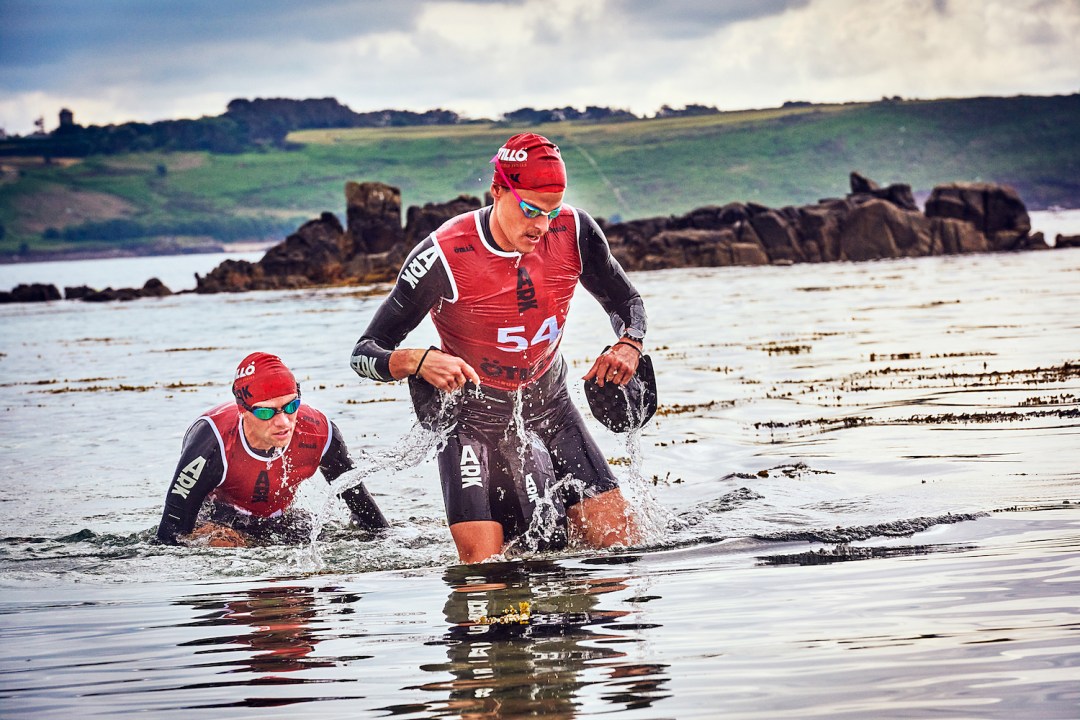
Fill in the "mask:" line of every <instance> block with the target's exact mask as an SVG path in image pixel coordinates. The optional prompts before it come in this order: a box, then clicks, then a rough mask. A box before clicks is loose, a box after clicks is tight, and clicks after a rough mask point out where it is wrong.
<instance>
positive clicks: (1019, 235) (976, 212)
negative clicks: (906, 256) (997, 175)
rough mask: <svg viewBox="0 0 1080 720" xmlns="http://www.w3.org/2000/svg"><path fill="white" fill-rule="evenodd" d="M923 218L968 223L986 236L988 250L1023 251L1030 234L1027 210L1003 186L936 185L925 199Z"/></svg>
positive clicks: (1009, 189)
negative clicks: (938, 218)
mask: <svg viewBox="0 0 1080 720" xmlns="http://www.w3.org/2000/svg"><path fill="white" fill-rule="evenodd" d="M926 216H927V217H930V218H935V217H941V218H953V219H956V220H963V221H964V222H969V223H971V224H972V225H974V226H975V229H976V230H978V231H979V232H981V233H982V234H983V235H985V236H986V238H987V240H988V242H989V247H990V249H991V250H1018V249H1023V247H1024V246H1025V244H1026V242H1027V236H1028V234H1029V233H1030V232H1031V218H1030V216H1028V213H1027V208H1025V207H1024V203H1023V201H1022V200H1021V199H1020V196H1019V195H1017V194H1016V191H1015V190H1013V189H1012V188H1011V187H1008V186H1007V185H993V184H990V183H952V184H949V185H939V186H938V187H935V188H934V190H933V192H932V193H931V194H930V197H929V198H927V200H926Z"/></svg>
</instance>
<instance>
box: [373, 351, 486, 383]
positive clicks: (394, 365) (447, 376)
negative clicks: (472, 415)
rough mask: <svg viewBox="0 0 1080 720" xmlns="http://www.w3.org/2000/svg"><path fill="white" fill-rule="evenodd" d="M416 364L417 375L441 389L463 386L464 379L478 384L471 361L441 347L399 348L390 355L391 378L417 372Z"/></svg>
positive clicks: (478, 378)
mask: <svg viewBox="0 0 1080 720" xmlns="http://www.w3.org/2000/svg"><path fill="white" fill-rule="evenodd" d="M424 353H427V355H426V356H425V355H424ZM421 360H422V361H423V362H422V363H421ZM417 366H420V372H419V375H420V377H421V378H423V379H424V380H426V381H427V382H429V383H431V384H432V385H434V386H435V387H436V388H438V389H439V390H442V391H443V392H453V391H454V390H457V389H458V388H462V387H465V383H467V382H471V383H473V384H475V385H479V384H480V376H479V375H478V374H477V373H476V370H474V369H473V367H472V365H470V364H469V363H467V362H465V361H464V360H462V359H461V358H459V357H458V356H457V355H451V354H449V353H444V352H443V351H442V350H438V349H429V350H424V349H422V348H409V349H400V350H395V351H394V353H393V355H391V356H390V374H391V375H393V376H394V377H395V378H399V379H400V378H404V377H407V376H409V375H413V374H417V373H416V368H417Z"/></svg>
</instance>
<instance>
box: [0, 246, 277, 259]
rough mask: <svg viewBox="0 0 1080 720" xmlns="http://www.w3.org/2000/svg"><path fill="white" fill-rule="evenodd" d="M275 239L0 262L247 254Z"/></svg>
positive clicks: (35, 254) (54, 253)
mask: <svg viewBox="0 0 1080 720" xmlns="http://www.w3.org/2000/svg"><path fill="white" fill-rule="evenodd" d="M279 242H280V241H277V240H261V241H251V242H234V243H228V244H225V243H217V244H214V245H198V246H194V247H190V248H184V249H180V248H175V247H174V248H171V249H168V248H161V247H159V246H153V245H148V246H147V247H146V248H145V249H130V248H104V249H100V250H70V251H64V250H49V251H32V252H30V253H26V254H23V255H11V254H4V255H0V265H20V264H25V263H39V262H70V261H73V260H116V259H119V258H138V257H171V256H175V255H215V254H222V253H251V252H260V251H265V250H269V249H270V248H272V247H273V246H275V245H277V244H278V243H279Z"/></svg>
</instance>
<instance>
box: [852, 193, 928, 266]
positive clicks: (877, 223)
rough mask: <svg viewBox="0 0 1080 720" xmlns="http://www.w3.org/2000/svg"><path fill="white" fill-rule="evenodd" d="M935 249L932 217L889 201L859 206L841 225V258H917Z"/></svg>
mask: <svg viewBox="0 0 1080 720" xmlns="http://www.w3.org/2000/svg"><path fill="white" fill-rule="evenodd" d="M933 248H934V244H933V235H932V233H931V223H930V220H929V219H928V218H926V217H925V216H924V215H922V214H921V213H918V212H912V211H910V210H902V209H900V208H898V207H896V206H895V205H893V204H892V203H889V202H887V201H885V200H877V199H875V200H870V201H868V202H866V203H863V204H862V205H859V206H858V207H856V208H855V209H854V210H852V211H851V213H850V214H848V215H847V216H846V217H845V218H844V219H843V222H842V224H841V230H840V254H841V258H840V259H841V260H880V259H883V258H898V257H915V256H919V255H930V254H932V252H931V251H932V250H933Z"/></svg>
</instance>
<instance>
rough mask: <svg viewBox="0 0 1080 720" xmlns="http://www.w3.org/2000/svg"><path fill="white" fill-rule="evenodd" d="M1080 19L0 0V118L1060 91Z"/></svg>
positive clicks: (1064, 4) (526, 2)
mask: <svg viewBox="0 0 1080 720" xmlns="http://www.w3.org/2000/svg"><path fill="white" fill-rule="evenodd" d="M1077 37H1080V2H1077V0H875V2H873V3H867V2H865V0H744V1H735V0H680V1H677V2H670V3H657V2H651V1H650V0H411V1H409V0H399V1H398V2H386V1H384V0H310V1H309V2H306V3H296V2H293V1H292V0H289V1H287V0H265V1H264V2H221V1H220V0H185V1H184V2H180V1H179V0H96V1H95V2H93V3H90V2H86V1H85V0H0V127H4V128H5V129H7V130H8V131H9V132H19V133H22V132H27V131H29V130H30V129H31V128H32V122H33V119H34V118H36V117H39V116H42V115H43V116H45V117H46V118H47V119H48V120H53V122H55V121H54V118H55V117H56V112H57V111H58V110H59V108H60V107H65V106H66V107H70V108H71V109H73V110H75V111H76V118H77V120H78V121H79V122H82V123H95V124H105V123H111V122H127V121H129V120H141V121H153V120H160V119H165V118H178V117H198V116H200V115H210V114H214V115H216V114H219V113H221V112H223V111H224V109H225V105H226V103H228V101H229V100H231V99H233V98H238V97H249V98H250V97H292V98H308V97H328V96H332V97H336V98H338V99H339V100H340V101H341V102H343V103H345V104H347V105H349V106H350V107H352V108H353V109H355V110H358V111H365V110H377V109H383V108H391V107H392V108H401V109H408V110H421V111H422V110H428V109H432V108H436V107H440V108H445V109H449V110H454V111H457V112H459V113H461V114H463V115H466V116H469V117H489V118H494V117H497V116H499V115H500V114H502V113H504V112H507V111H510V110H514V109H517V108H519V107H523V106H527V105H529V106H533V107H556V106H558V107H561V106H565V105H572V106H575V107H579V108H583V107H584V106H586V105H604V106H610V107H616V108H623V109H628V110H631V111H632V112H635V113H637V114H639V115H646V114H650V113H652V112H655V111H656V110H657V109H658V108H659V107H660V106H661V105H664V104H669V105H672V106H676V107H678V106H681V105H686V104H691V103H699V104H705V105H716V106H717V107H720V108H721V109H727V110H731V109H741V108H748V107H770V106H776V105H779V104H780V103H782V102H784V101H785V100H809V101H814V102H843V101H858V100H874V99H877V98H880V97H882V96H892V95H901V96H904V97H943V96H970V95H977V94H998V95H1007V94H1017V93H1028V94H1051V93H1070V92H1077V91H1078V90H1080V52H1078V43H1077V39H1076V38H1077ZM49 124H51V123H49Z"/></svg>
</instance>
